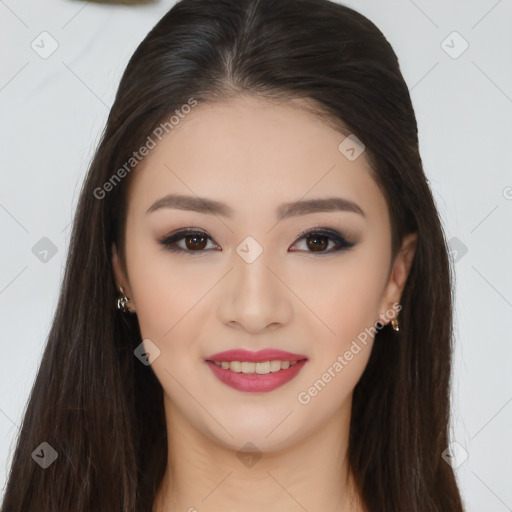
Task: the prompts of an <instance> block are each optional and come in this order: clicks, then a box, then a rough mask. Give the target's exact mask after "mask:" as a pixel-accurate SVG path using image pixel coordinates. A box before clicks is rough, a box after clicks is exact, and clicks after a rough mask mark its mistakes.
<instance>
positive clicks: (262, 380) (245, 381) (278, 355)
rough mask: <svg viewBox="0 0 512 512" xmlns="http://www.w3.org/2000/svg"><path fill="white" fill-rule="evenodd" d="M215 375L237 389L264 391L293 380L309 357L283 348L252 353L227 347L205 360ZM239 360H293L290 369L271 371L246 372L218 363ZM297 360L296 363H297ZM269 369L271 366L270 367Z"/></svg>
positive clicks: (261, 361)
mask: <svg viewBox="0 0 512 512" xmlns="http://www.w3.org/2000/svg"><path fill="white" fill-rule="evenodd" d="M205 361H206V364H207V365H208V366H209V368H210V369H211V371H212V372H213V374H214V375H215V377H217V378H218V379H219V380H220V381H221V382H222V383H224V384H226V385H227V386H229V387H231V388H233V389H236V390H238V391H244V392H249V393H264V392H267V391H272V390H274V389H276V388H278V387H280V386H283V385H284V384H286V383H287V382H289V381H290V380H292V379H293V378H294V377H295V376H296V375H297V374H298V373H299V372H300V370H301V369H302V367H303V366H304V365H305V364H306V361H307V357H306V356H304V355H302V354H293V353H291V352H285V351H283V350H276V349H265V350H260V351H259V352H250V351H248V350H244V349H235V350H227V351H225V352H219V353H217V354H213V355H211V356H209V357H207V358H206V359H205ZM214 361H215V362H217V363H221V362H224V363H226V362H228V363H231V362H232V361H239V362H241V363H244V362H245V363H264V362H266V361H289V362H290V363H291V362H294V364H293V365H290V366H289V367H288V368H281V369H278V370H276V371H270V372H269V373H261V374H259V373H244V372H242V371H234V370H232V369H231V368H222V367H221V366H219V365H218V364H215V362H214ZM295 361H296V362H295ZM267 368H268V367H267Z"/></svg>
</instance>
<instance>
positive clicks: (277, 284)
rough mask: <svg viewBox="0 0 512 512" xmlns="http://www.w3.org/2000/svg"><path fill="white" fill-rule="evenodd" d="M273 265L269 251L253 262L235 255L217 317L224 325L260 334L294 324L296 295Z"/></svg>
mask: <svg viewBox="0 0 512 512" xmlns="http://www.w3.org/2000/svg"><path fill="white" fill-rule="evenodd" d="M273 262H274V263H273ZM273 262H272V261H271V258H267V253H266V251H263V253H262V254H261V255H260V256H259V257H258V258H256V260H255V261H252V262H251V263H249V262H247V261H245V260H244V259H243V258H242V257H240V256H239V255H238V254H235V255H234V261H233V268H232V270H231V271H230V272H229V274H228V275H227V276H226V278H225V279H224V282H223V283H222V287H221V291H220V296H219V301H218V302H217V304H218V316H219V318H220V320H221V321H222V322H223V323H224V324H225V325H228V326H230V327H233V328H235V329H239V330H244V331H247V332H248V333H252V334H258V333H262V332H265V331H269V330H275V329H277V328H279V327H282V326H284V325H286V324H288V323H289V322H290V321H291V318H292V316H293V302H292V300H293V293H292V292H291V291H290V289H289V288H288V287H287V284H286V277H285V276H284V275H283V271H282V270H280V269H279V268H278V267H277V266H276V264H275V260H273Z"/></svg>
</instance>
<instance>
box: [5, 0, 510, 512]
mask: <svg viewBox="0 0 512 512" xmlns="http://www.w3.org/2000/svg"><path fill="white" fill-rule="evenodd" d="M344 3H345V4H346V5H348V6H350V7H353V8H355V9H356V10H358V11H360V12H361V13H363V14H364V15H366V16H367V17H368V18H370V19H371V20H372V21H373V22H374V23H375V24H376V25H377V26H378V27H379V28H380V29H381V31H382V32H383V33H384V34H385V36H386V37H387V39H388V40H389V42H390V43H391V44H392V46H393V48H394V49H395V52H396V53H397V55H398V57H399V61H400V64H401V69H402V72H403V74H404V77H405V80H406V82H407V84H408V86H409V89H410V91H411V96H412V100H413V104H414V107H415V111H416V115H417V120H418V125H419V137H420V151H421V154H422V158H423V162H424V166H425V171H426V173H427V177H428V178H429V180H430V182H431V186H432V189H433V192H434V194H435V198H436V202H437V204H438V208H439V211H440V214H441V216H442V220H443V224H444V227H445V230H446V234H447V237H448V238H449V240H450V246H451V247H452V249H453V252H452V256H453V261H454V266H455V270H456V312H455V313H456V325H455V329H456V338H457V349H456V354H455V361H454V362H455V371H454V385H453V415H452V416H453V419H452V423H453V439H454V440H455V441H456V442H457V445H456V446H455V448H456V449H455V450H454V452H457V456H456V461H455V462H453V464H454V465H456V466H457V467H456V470H455V471H456V475H457V478H458V480H459V482H460V486H461V489H462V493H463V498H464V500H465V502H466V505H467V511H468V512H482V511H485V512H505V511H507V510H512V486H511V485H510V482H512V440H511V433H512V372H511V363H512V343H511V342H512V339H511V334H510V326H509V324H508V320H509V319H510V318H511V316H512V272H511V262H512V222H511V221H512V171H511V170H512V165H511V164H512V30H511V26H512V2H511V1H510V0H499V1H496V0H478V1H476V0H473V1H468V0H464V1H463V0H459V1H440V0H436V1H432V0H428V1H427V0H414V1H413V0H390V1H388V0H386V1H382V0H364V1H363V0H351V1H346V2H344ZM173 4H174V2H173V1H164V0H161V1H156V2H154V3H152V4H148V5H143V6H127V5H111V6H104V5H98V4H95V3H90V2H81V1H77V0H45V1H44V2H41V1H40V0H0V54H1V60H0V62H1V64H0V116H1V117H0V130H1V131H0V162H1V165H0V173H1V187H0V229H1V251H0V258H1V265H0V314H1V325H2V330H1V333H2V334H1V348H2V351H1V354H2V357H0V390H1V395H0V483H1V485H2V487H4V485H5V481H6V477H7V471H8V468H9V466H10V462H11V457H12V451H13V449H14V442H15V439H16V435H17V432H18V428H19V425H20V422H21V419H22V414H23V412H24V408H25V405H26V401H27V398H28V394H29V391H30V388H31V386H32V383H33V380H34V378H35V374H36V371H37V368H38V365H39V362H40V358H41V354H42V351H43V348H44V346H45V342H46V336H47V334H48V331H49V327H50V324H51V320H52V317H53V314H54V311H55V307H56V301H57V296H58V292H59V288H60V285H61V279H62V275H63V266H64V264H65V259H66V253H67V248H68V242H69V234H70V222H71V220H72V216H73V214H74V209H75V206H76V202H77V199H78V191H79V189H80V186H81V183H82V180H83V178H84V175H85V173H86V170H87V167H88V164H89V163H90V159H91V157H92V154H93V150H94V148H95V146H96V144H97V143H98V140H99V135H100V133H101V131H102V129H103V127H104V123H105V121H106V118H107V114H108V111H109V107H110V105H111V104H112V101H113V98H114V94H115V91H116V89H117V86H118V83H119V79H120V77H121V74H122V72H123V70H124V68H125V66H126V63H127V61H128V59H129V57H130V56H131V54H132V53H133V51H134V50H135V48H136V46H137V45H138V44H139V43H140V41H141V40H142V39H143V38H144V37H145V35H146V34H147V32H148V31H149V30H150V29H151V28H152V27H153V26H154V24H155V23H156V22H157V21H158V20H159V19H160V18H161V17H162V15H163V14H164V13H165V12H166V11H167V10H168V9H169V8H170V7H171V6H172V5H173ZM41 239H43V240H42V241H41ZM46 239H48V240H49V241H51V243H49V242H48V240H46ZM38 244H39V245H38ZM41 244H47V245H50V246H51V247H53V246H54V247H53V252H52V251H50V252H49V253H48V255H47V256H46V257H43V258H42V257H41V253H40V251H38V248H40V247H41ZM34 448H35V447H34ZM443 462H444V461H443ZM447 512H448V511H447Z"/></svg>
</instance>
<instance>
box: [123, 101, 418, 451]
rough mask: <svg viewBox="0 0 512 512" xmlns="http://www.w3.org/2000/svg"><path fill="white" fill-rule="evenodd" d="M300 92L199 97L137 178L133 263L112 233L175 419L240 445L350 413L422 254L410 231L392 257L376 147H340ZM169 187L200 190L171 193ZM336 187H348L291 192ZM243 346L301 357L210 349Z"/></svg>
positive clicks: (288, 437) (302, 432)
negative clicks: (279, 98) (373, 157)
mask: <svg viewBox="0 0 512 512" xmlns="http://www.w3.org/2000/svg"><path fill="white" fill-rule="evenodd" d="M301 101H303V100H301ZM298 104H299V102H297V104H293V103H286V104H279V105H277V104H275V103H270V102H267V101H265V100H261V99H256V98H252V97H243V98H237V99H235V100H230V101H229V102H225V103H217V104H211V105H210V104H199V105H198V106H196V107H195V108H194V109H193V110H192V112H191V113H189V114H188V115H187V116H186V117H185V118H184V119H182V120H181V121H180V123H179V125H178V126H176V127H175V128H174V129H173V130H172V131H171V132H170V133H169V134H168V135H166V136H165V137H164V138H163V139H162V141H161V142H159V143H158V145H157V146H156V147H155V148H154V149H152V150H151V152H150V154H149V155H148V156H147V157H146V158H145V160H144V161H143V162H142V164H141V165H140V166H139V167H138V168H137V169H136V171H133V173H134V174H133V175H132V176H131V177H130V179H131V182H130V186H129V191H128V192H129V193H128V212H127V227H126V268H127V272H126V273H124V272H123V271H122V270H121V266H120V264H119V259H118V254H117V252H116V250H115V246H114V247H113V266H114V271H115V276H116V282H117V285H118V287H119V285H120V286H122V287H123V289H124V291H125V292H126V294H127V295H128V297H130V299H131V300H130V301H129V306H130V307H131V308H132V309H133V310H134V311H135V312H136V314H137V317H138V321H139V325H140V330H141V336H142V339H144V340H145V341H144V347H145V348H146V349H148V350H149V352H150V353H151V354H152V356H151V357H154V355H157V357H156V358H155V359H154V360H153V362H152V363H151V365H152V369H153V371H154V373H155V374H156V376H157V378H158V379H159V381H160V383H161V384H162V387H163V389H164V396H165V407H166V411H167V413H169V414H168V416H167V417H168V419H169V418H173V421H176V422H178V421H181V422H182V424H186V425H188V427H189V428H191V429H193V430H194V431H196V432H198V433H201V434H203V435H204V436H205V438H208V439H210V440H213V441H215V442H216V443H219V444H221V445H224V446H226V447H231V448H233V449H239V448H240V446H242V445H244V444H245V443H246V442H247V441H248V440H250V441H251V442H252V443H253V444H254V445H256V446H257V447H258V448H259V449H260V450H272V449H278V448H284V447H287V446H290V445H292V444H293V443H296V442H299V441H301V440H302V439H305V438H306V437H307V436H308V435H310V434H311V433H313V432H315V431H318V429H320V428H321V427H322V426H323V425H326V424H327V423H329V422H332V421H336V420H337V419H341V418H342V417H345V418H346V415H347V413H349V411H350V405H351V398H352V392H353V389H354V386H355V385H356V383H357V381H358V380H359V378H360V377H361V374H362V373H363V370H364V369H365V366H366V364H367V361H368V358H369V356H370V352H371V348H372V344H373V334H374V332H375V330H372V328H375V326H376V322H377V321H378V320H379V319H380V320H381V321H382V322H383V323H389V321H390V320H391V318H393V316H394V314H393V313H394V311H395V310H394V309H393V304H395V303H398V302H399V300H400V295H401V291H402V289H403V286H404V284H405V279H406V276H407V272H408V269H409V267H410V263H411V260H412V256H413V252H414V246H413V245H414V240H415V237H413V236H411V237H408V238H406V239H405V240H404V245H403V250H402V251H401V252H400V253H399V254H398V255H397V257H396V259H395V260H393V261H391V227H390V219H389V215H388V209H387V205H386V201H385V199H384V196H383V195H382V193H381V191H380V189H379V188H378V186H377V185H376V183H375V181H374V180H373V179H372V177H371V175H370V168H369V164H368V162H367V160H366V158H365V154H364V152H363V153H362V154H361V155H360V156H359V157H358V158H356V159H354V158H353V155H352V153H351V152H348V153H347V152H346V151H341V150H340V149H339V146H340V143H342V142H343V141H344V139H345V138H346V134H342V133H340V132H338V131H336V130H334V129H333V128H331V127H329V126H327V125H326V124H324V123H323V122H322V121H321V120H320V118H319V117H318V116H315V115H314V114H312V113H309V112H307V111H305V110H303V109H300V108H297V105H298ZM346 143H347V141H345V144H346ZM343 147H345V146H343V145H342V148H343ZM357 149H358V148H357V147H356V150H357ZM347 155H349V156H351V157H352V158H348V157H347ZM171 194H172V195H176V196H177V195H183V196H187V197H188V198H189V199H188V200H181V201H179V202H176V201H175V202H174V203H171V202H169V201H168V202H167V203H166V202H165V201H161V200H162V199H163V198H165V197H166V196H168V195H171ZM198 198H201V199H202V200H203V202H201V201H199V204H198V205H197V204H195V203H196V202H197V199H198ZM327 198H332V199H337V200H338V201H337V202H334V203H331V206H330V207H329V206H328V205H327V206H326V205H322V204H321V203H316V207H315V203H309V207H307V205H306V206H303V207H295V208H293V207H290V206H288V207H286V206H283V205H288V204H289V203H294V202H297V201H312V200H324V199H327ZM207 201H215V203H207ZM194 205H195V206H194ZM205 205H206V206H207V207H208V208H206V209H205V208H200V207H201V206H203V207H204V206H205ZM333 205H334V206H333ZM190 231H192V233H187V232H190ZM302 232H307V233H306V234H301V233H302ZM390 269H391V270H390ZM386 328H388V329H389V328H390V327H386ZM363 333H366V336H365V335H364V334H363ZM363 339H364V340H365V341H364V342H363ZM148 340H151V342H149V341H148ZM155 346H156V347H157V348H158V351H159V352H158V351H156V352H155V348H154V347H155ZM356 347H359V350H358V349H357V348H356ZM236 349H244V350H246V351H249V352H251V353H252V355H254V352H258V351H262V350H265V349H271V350H274V351H284V352H287V353H292V354H293V355H289V354H288V355H287V354H282V353H281V354H280V353H279V352H274V353H268V354H263V355H262V358H261V359H260V362H261V361H273V360H274V361H278V360H280V359H282V360H291V362H293V359H296V360H298V361H299V362H298V363H294V364H293V365H291V366H290V368H288V369H287V368H286V366H287V364H286V363H284V365H281V366H279V363H271V364H270V367H271V371H270V373H269V374H268V373H267V372H268V370H269V365H265V364H263V365H258V366H256V365H255V364H250V359H251V357H250V356H240V355H237V354H233V355H231V356H230V355H224V356H220V357H219V360H224V361H225V363H228V362H230V361H242V362H244V364H242V365H240V367H239V366H237V364H236V363H230V364H229V367H227V368H223V367H222V365H221V366H220V367H219V366H218V365H215V364H214V363H212V362H208V361H209V360H211V358H213V355H214V354H217V353H220V352H224V351H229V350H236ZM350 354H352V356H350ZM141 364H142V363H141ZM276 365H277V366H276ZM224 366H226V364H224ZM240 368H241V369H242V372H239V370H240ZM278 368H281V369H280V370H279V369H278ZM273 370H277V371H273ZM245 372H249V373H245ZM253 372H262V373H261V374H260V373H253ZM264 373H267V374H266V375H265V374H264ZM228 374H229V376H227V375H228ZM326 374H328V375H327V376H326ZM319 381H320V382H319ZM315 383H316V385H315ZM315 390H316V391H315ZM287 414H289V416H288V417H287V419H286V421H283V418H284V417H285V416H287ZM271 431H272V435H271V436H269V435H268V434H269V432H271Z"/></svg>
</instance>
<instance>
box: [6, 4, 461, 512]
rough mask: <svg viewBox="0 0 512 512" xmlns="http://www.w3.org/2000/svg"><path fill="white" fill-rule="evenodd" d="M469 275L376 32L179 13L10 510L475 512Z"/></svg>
mask: <svg viewBox="0 0 512 512" xmlns="http://www.w3.org/2000/svg"><path fill="white" fill-rule="evenodd" d="M451 279H452V277H451V273H450V268H449V264H448V258H447V247H446V243H445V238H444V234H443V231H442V227H441V224H440V221H439V217H438V213H437V211H436V208H435V205H434V201H433V198H432V194H431V192H430V189H429V186H428V183H427V180H426V178H425V175H424V172H423V169H422V162H421V158H420V155H419V151H418V139H417V125H416V119H415V115H414V111H413V108H412V105H411V100H410V96H409V92H408V89H407V86H406V84H405V82H404V80H403V77H402V75H401V72H400V69H399V65H398V62H397V58H396V56H395V54H394V52H393V50H392V48H391V47H390V45H389V43H388V42H387V41H386V39H385V38H384V36H383V35H382V33H381V32H380V31H379V30H378V29H377V28H376V27H375V25H373V23H371V22H370V21H369V20H368V19H366V18H365V17H363V16H362V15H361V14H359V13H357V12H355V11H353V10H352V9H349V8H347V7H344V6H341V5H338V4H335V3H332V2H329V1H327V0H293V1H292V0H279V1H275V0H256V1H249V0H222V1H217V2H209V1H206V0H183V1H181V2H179V3H178V4H177V5H176V6H174V7H173V8H172V9H171V10H170V11H169V12H168V13H167V14H166V15H165V16H164V17H163V18H162V20H160V22H159V23H158V24H157V25H156V26H155V27H154V29H153V30H152V31H151V32H150V33H149V34H148V36H147V37H146V38H145V40H144V41H143V42H142V43H141V44H140V46H139V47H138V49H137V50H136V52H135V53H134V55H133V57H132V58H131V60H130V62H129V64H128V66H127V69H126V71H125V73H124V76H123V78H122V80H121V83H120V86H119V90H118V93H117V96H116V99H115V102H114V105H113V106H112V109H111V112H110V115H109V118H108V121H107V126H106V128H105V131H104V134H103V137H102V140H101V142H100V145H99V147H98V149H97V151H96V154H95V157H94V159H93V162H92V164H91V167H90V169H89V173H88V175H87V177H86V179H85V182H84V185H83V188H82V191H81V196H80V201H79V205H78V209H77V214H76V217H75V221H74V225H73V233H72V238H71V242H70V251H69V255H68V261H67V266H66V272H65V276H64V282H63V286H62V290H61V294H60V298H59V303H58V307H57V311H56V314H55V319H54V322H53V325H52V329H51V331H50V334H49V338H48V343H47V346H46V350H45V353H44V356H43V360H42V362H41V366H40V369H39V372H38V375H37V378H36V381H35V383H34V387H33V390H32V393H31V396H30V400H29V403H28V406H27V410H26V414H25V418H24V420H23V425H22V429H21V432H20V435H19V439H18V444H17V447H16V451H15V454H14V457H13V463H12V467H11V472H10V475H9V480H8V484H7V489H6V494H5V498H4V502H3V505H2V509H1V510H2V512H21V511H23V512H26V511H36V510H37V511H39V512H41V511H52V512H57V511H59V512H60V511H69V510H73V511H75V512H85V511H95V512H99V511H109V512H110V511H113V510H119V511H123V512H128V511H133V512H135V511H137V512H139V511H147V512H168V511H175V510H189V511H194V510H198V511H217V510H223V511H231V510H233V511H234V510H244V511H259V510H262V509H265V510H267V511H268V512H273V511H274V510H276V511H277V510H279V511H282V510H286V511H295V510H297V511H299V510H308V511H311V512H313V511H317V510H333V511H334V510H336V511H351V512H355V511H358V512H359V511H372V512H373V511H379V512H380V511H385V512H388V511H389V512H391V511H393V512H395V511H418V512H420V511H421V512H423V511H424V512H434V511H436V512H445V511H448V510H449V511H450V512H457V511H462V510H463V507H462V502H461V498H460V494H459V491H458V488H457V484H456V481H455V477H454V474H453V470H452V468H451V466H450V465H449V464H447V463H446V462H445V461H444V460H443V458H442V457H441V454H442V453H443V451H444V450H445V449H446V447H447V446H448V444H449V439H448V432H447V430H448V421H449V384H450V372H451V365H450V361H451V351H452V309H451V308H452V297H451V293H452V292H451V290H452V288H451Z"/></svg>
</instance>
